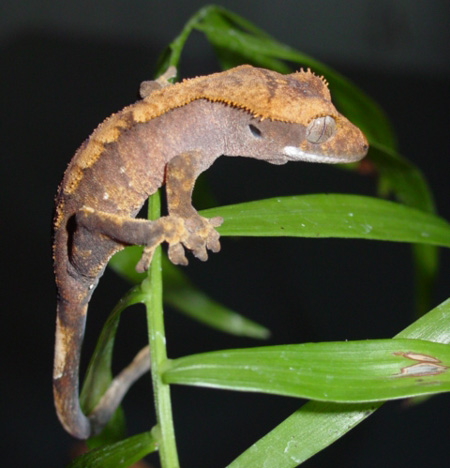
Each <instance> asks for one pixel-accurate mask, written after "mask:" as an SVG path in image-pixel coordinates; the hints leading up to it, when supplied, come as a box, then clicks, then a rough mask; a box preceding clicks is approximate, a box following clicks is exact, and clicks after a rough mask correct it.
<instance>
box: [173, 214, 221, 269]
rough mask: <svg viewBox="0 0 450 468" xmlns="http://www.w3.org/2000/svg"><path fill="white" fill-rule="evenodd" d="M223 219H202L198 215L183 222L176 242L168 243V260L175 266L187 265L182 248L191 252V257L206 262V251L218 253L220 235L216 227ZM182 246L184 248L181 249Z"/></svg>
mask: <svg viewBox="0 0 450 468" xmlns="http://www.w3.org/2000/svg"><path fill="white" fill-rule="evenodd" d="M222 222H223V219H222V218H220V217H216V218H211V219H207V218H203V217H201V216H199V215H194V216H190V217H189V218H187V219H185V220H184V227H185V231H184V233H183V235H182V236H180V238H179V240H178V242H170V241H169V240H168V242H169V252H168V254H169V259H170V261H171V262H172V263H174V264H175V265H187V264H188V260H187V258H186V255H185V252H184V247H185V248H186V249H188V250H191V251H192V253H193V255H194V256H195V257H196V258H198V259H199V260H202V261H206V260H208V252H207V250H211V251H212V252H219V251H220V242H219V238H220V235H219V233H218V232H217V231H216V229H215V228H216V227H218V226H220V225H221V224H222ZM183 246H184V247H183Z"/></svg>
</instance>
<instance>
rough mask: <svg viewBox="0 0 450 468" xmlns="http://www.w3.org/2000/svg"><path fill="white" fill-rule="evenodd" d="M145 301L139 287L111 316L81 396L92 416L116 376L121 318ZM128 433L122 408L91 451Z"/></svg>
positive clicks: (94, 443)
mask: <svg viewBox="0 0 450 468" xmlns="http://www.w3.org/2000/svg"><path fill="white" fill-rule="evenodd" d="M141 301H142V296H141V295H140V292H139V289H138V288H133V289H131V290H130V291H129V292H128V293H127V294H125V296H124V297H123V298H122V299H120V301H119V302H118V303H117V305H116V306H115V307H114V309H113V310H112V312H111V314H110V315H109V317H108V319H107V321H106V323H105V325H104V326H103V329H102V332H101V333H100V337H99V339H98V341H97V345H96V347H95V350H94V353H93V355H92V357H91V360H90V362H89V365H88V369H87V372H86V375H85V378H84V382H83V386H82V391H81V394H80V403H81V407H82V408H83V411H84V413H85V414H89V413H90V412H91V411H92V409H93V408H94V407H95V406H96V405H97V403H98V402H99V400H100V398H101V397H102V395H103V394H104V393H105V391H106V390H107V388H108V387H109V385H110V383H111V381H112V379H113V376H112V371H111V363H112V354H113V348H114V340H115V337H116V331H117V327H118V325H119V320H120V315H121V313H122V311H123V310H124V309H126V308H127V307H129V306H131V305H132V304H136V303H138V302H141ZM124 434H125V420H124V416H123V413H122V410H121V409H120V408H118V409H117V410H116V412H115V413H114V415H113V417H112V418H111V419H110V421H109V422H108V424H107V425H106V426H105V428H104V429H103V431H102V432H101V433H100V434H99V435H97V436H94V437H92V438H91V439H89V441H88V446H89V447H90V448H94V447H98V446H100V445H104V444H108V443H112V442H116V441H117V440H120V439H121V438H123V436H124Z"/></svg>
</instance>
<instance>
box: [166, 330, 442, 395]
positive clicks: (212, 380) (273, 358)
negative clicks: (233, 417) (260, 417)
mask: <svg viewBox="0 0 450 468" xmlns="http://www.w3.org/2000/svg"><path fill="white" fill-rule="evenodd" d="M449 366H450V346H448V345H445V344H439V343H433V342H430V341H421V340H405V339H403V340H400V339H397V340H370V341H369V340H368V341H354V342H350V341H349V342H336V343H307V344H298V345H282V346H266V347H262V348H261V347H259V348H250V349H233V350H226V351H215V352H210V353H202V354H196V355H192V356H186V357H182V358H179V359H175V360H173V361H171V362H170V364H169V365H168V367H167V369H166V370H165V372H164V380H165V381H166V382H167V383H175V384H184V385H196V386H202V387H213V388H225V389H231V390H242V391H252V392H263V393H272V394H277V395H285V396H293V397H300V398H308V399H313V400H320V401H333V402H353V403H356V402H369V401H381V400H387V399H395V398H405V397H411V396H417V395H426V394H434V393H442V392H446V391H450V371H448V369H449Z"/></svg>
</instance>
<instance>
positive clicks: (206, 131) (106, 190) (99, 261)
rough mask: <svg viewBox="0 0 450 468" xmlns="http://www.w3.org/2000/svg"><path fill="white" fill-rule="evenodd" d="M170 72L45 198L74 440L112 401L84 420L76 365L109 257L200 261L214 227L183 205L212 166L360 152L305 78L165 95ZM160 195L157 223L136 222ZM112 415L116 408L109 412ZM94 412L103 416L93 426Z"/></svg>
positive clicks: (188, 88)
mask: <svg viewBox="0 0 450 468" xmlns="http://www.w3.org/2000/svg"><path fill="white" fill-rule="evenodd" d="M175 75H176V70H175V69H174V67H170V68H169V69H168V70H167V72H166V73H165V74H164V75H163V76H162V77H160V78H158V79H157V80H155V81H147V82H143V83H142V84H141V88H140V93H141V99H139V100H138V101H137V102H135V103H134V104H131V105H129V106H127V107H125V108H124V109H122V110H121V111H119V112H117V113H115V114H113V115H111V116H110V117H108V118H107V119H106V120H105V121H104V122H103V123H101V124H100V125H99V126H98V127H97V128H96V129H95V130H94V132H93V133H92V134H91V136H90V137H89V138H88V139H87V140H85V141H84V143H83V144H82V145H81V147H80V148H79V149H78V150H77V151H76V153H75V155H74V156H73V158H72V160H71V162H70V163H69V165H68V167H67V169H66V171H65V173H64V176H63V179H62V182H61V183H60V185H59V188H58V192H57V195H56V197H55V210H54V220H53V263H54V273H55V281H56V287H57V318H56V338H55V356H54V368H53V393H54V401H55V407H56V412H57V415H58V418H59V420H60V422H61V424H62V426H63V427H64V428H65V429H66V430H67V431H68V432H69V433H70V434H72V435H73V436H74V437H77V438H80V439H86V438H88V437H91V436H93V435H95V434H97V433H99V432H100V431H101V429H102V427H103V426H104V424H105V423H106V421H107V419H108V418H109V417H110V415H111V414H112V413H113V411H114V410H115V406H114V407H112V404H111V402H109V403H108V402H106V403H105V404H104V405H103V407H99V406H100V405H98V406H97V407H96V408H95V409H94V410H93V411H92V412H91V413H90V414H88V415H85V414H84V413H83V412H82V410H81V407H80V403H79V363H80V354H81V345H82V341H83V336H84V331H85V322H86V314H87V309H88V303H89V300H90V298H91V296H92V293H93V291H94V289H95V287H96V286H97V284H98V281H99V279H100V277H101V276H102V274H103V272H104V270H105V268H106V265H107V263H108V260H109V259H110V257H111V256H112V255H113V254H114V253H116V252H118V251H119V250H121V249H123V248H124V247H125V246H128V245H142V246H144V250H143V253H142V257H141V259H140V260H139V262H138V264H137V265H136V269H137V270H138V271H140V272H142V271H145V270H146V269H148V267H149V264H150V262H151V258H152V254H153V251H154V250H155V248H156V247H157V246H158V245H159V244H161V243H163V242H166V243H167V244H168V257H169V259H170V260H171V261H172V262H173V263H174V264H178V265H186V264H187V262H188V260H187V258H186V255H185V249H186V250H188V251H191V252H192V254H193V255H194V256H195V257H197V258H198V259H200V260H202V261H205V260H207V258H208V253H207V251H208V250H210V251H212V252H218V251H219V250H220V241H219V234H218V232H217V230H216V228H217V227H219V226H220V225H221V223H222V221H223V220H222V219H221V218H219V217H217V218H212V219H206V218H203V217H201V216H200V215H199V214H198V213H197V211H196V210H195V208H194V207H193V206H192V202H191V196H192V191H193V188H194V184H195V181H196V179H197V177H198V176H199V175H200V174H201V173H202V172H203V171H205V170H206V169H208V168H209V167H210V166H211V165H212V164H213V162H214V161H215V160H216V159H217V158H218V157H219V156H222V155H226V156H231V157H233V156H244V157H250V158H255V159H258V160H264V161H267V162H269V163H272V164H284V163H286V162H288V161H308V162H318V163H349V162H353V161H359V160H360V159H362V158H363V157H364V156H365V155H366V153H367V151H368V143H367V140H366V138H365V136H364V135H363V133H362V132H361V130H359V129H358V128H357V127H356V126H355V125H353V124H352V123H351V122H350V121H349V120H347V119H346V118H345V117H344V116H343V115H341V114H340V113H339V112H338V111H337V110H336V108H335V107H334V105H333V104H332V101H331V96H330V91H329V88H328V83H327V82H326V81H325V79H324V78H323V77H320V76H317V75H315V74H314V73H313V72H311V71H310V70H309V69H308V70H306V71H305V70H300V71H298V72H295V73H291V74H287V75H283V74H280V73H277V72H275V71H271V70H266V69H262V68H256V67H253V66H250V65H241V66H238V67H235V68H232V69H229V70H227V71H224V72H219V73H214V74H211V75H206V76H200V77H196V78H191V79H186V80H184V81H182V82H179V83H175V84H171V83H170V78H172V77H174V76H175ZM163 185H164V186H165V191H166V198H167V215H166V216H162V217H160V218H159V219H156V220H154V221H148V220H144V219H139V218H136V216H137V214H138V212H139V210H140V209H141V207H142V206H143V204H144V203H145V201H146V200H147V198H148V197H149V196H150V195H151V194H152V193H154V192H155V191H156V190H158V189H159V188H160V187H162V186H163ZM116 406H117V405H116ZM100 413H101V414H102V416H101V417H100Z"/></svg>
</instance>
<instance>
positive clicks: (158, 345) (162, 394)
mask: <svg viewBox="0 0 450 468" xmlns="http://www.w3.org/2000/svg"><path fill="white" fill-rule="evenodd" d="M159 216H160V196H159V192H157V193H155V194H154V195H153V196H152V197H150V199H149V206H148V218H149V219H150V220H152V219H156V218H158V217H159ZM161 272H162V269H161V248H160V247H158V248H157V249H156V250H155V253H154V254H153V260H152V262H151V264H150V268H149V271H148V276H147V278H146V279H145V280H144V281H143V282H142V284H141V288H142V292H143V293H144V294H145V300H144V303H145V306H146V308H147V324H148V338H149V345H150V356H151V360H152V371H151V373H152V382H153V393H154V403H155V410H156V423H157V427H156V429H157V430H154V431H153V433H154V434H155V435H157V436H158V450H159V458H160V462H161V467H162V468H177V467H178V466H179V463H178V454H177V447H176V444H175V431H174V427H173V418H172V404H171V401H170V388H169V385H166V384H165V383H164V382H163V381H162V377H161V375H162V370H161V368H162V366H163V365H164V363H165V362H166V361H167V350H166V336H165V331H164V311H163V306H162V275H161Z"/></svg>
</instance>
